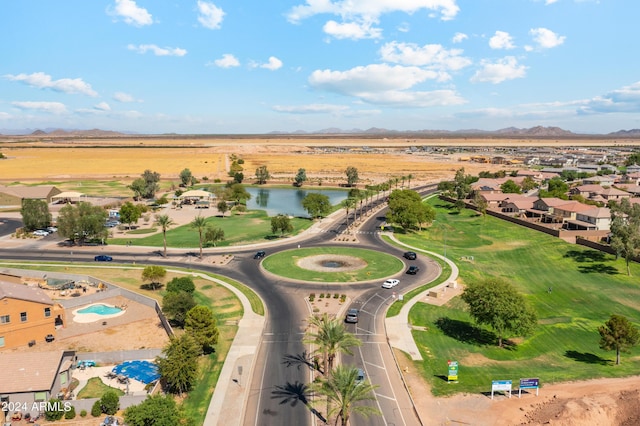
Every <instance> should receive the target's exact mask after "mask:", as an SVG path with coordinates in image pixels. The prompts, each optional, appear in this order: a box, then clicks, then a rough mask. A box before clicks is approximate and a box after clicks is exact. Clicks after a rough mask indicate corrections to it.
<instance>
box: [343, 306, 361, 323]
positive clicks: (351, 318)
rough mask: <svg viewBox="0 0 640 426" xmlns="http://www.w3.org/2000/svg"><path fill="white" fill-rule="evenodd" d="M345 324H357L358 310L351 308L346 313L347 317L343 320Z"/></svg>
mask: <svg viewBox="0 0 640 426" xmlns="http://www.w3.org/2000/svg"><path fill="white" fill-rule="evenodd" d="M344 320H345V322H351V323H354V324H355V323H357V322H358V310H357V309H354V308H351V309H349V310H348V311H347V316H346V317H345V318H344Z"/></svg>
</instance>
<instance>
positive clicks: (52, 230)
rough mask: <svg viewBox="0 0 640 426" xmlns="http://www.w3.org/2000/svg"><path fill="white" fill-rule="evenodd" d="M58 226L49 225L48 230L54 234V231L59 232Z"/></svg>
mask: <svg viewBox="0 0 640 426" xmlns="http://www.w3.org/2000/svg"><path fill="white" fill-rule="evenodd" d="M57 231H58V228H56V227H55V226H49V227H47V232H48V233H50V234H53V233H54V232H57Z"/></svg>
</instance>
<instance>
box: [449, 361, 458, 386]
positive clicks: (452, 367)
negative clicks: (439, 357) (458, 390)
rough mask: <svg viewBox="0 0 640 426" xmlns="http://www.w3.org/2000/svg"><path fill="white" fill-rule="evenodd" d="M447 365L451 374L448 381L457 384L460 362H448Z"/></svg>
mask: <svg viewBox="0 0 640 426" xmlns="http://www.w3.org/2000/svg"><path fill="white" fill-rule="evenodd" d="M447 365H448V367H449V372H448V373H447V381H449V382H457V381H458V361H447Z"/></svg>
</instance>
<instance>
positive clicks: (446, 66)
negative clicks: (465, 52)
mask: <svg viewBox="0 0 640 426" xmlns="http://www.w3.org/2000/svg"><path fill="white" fill-rule="evenodd" d="M461 54H462V50H461V49H450V50H448V49H445V48H444V47H442V45H440V44H425V45H424V46H418V45H417V44H414V43H399V42H396V41H393V42H390V43H386V44H384V45H383V46H382V47H381V48H380V56H381V57H382V60H384V61H387V62H394V63H398V64H402V65H416V66H427V67H429V68H434V69H439V70H445V71H446V70H459V69H462V68H464V67H466V66H468V65H471V60H470V59H468V58H465V57H463V56H461Z"/></svg>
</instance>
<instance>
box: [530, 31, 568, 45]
mask: <svg viewBox="0 0 640 426" xmlns="http://www.w3.org/2000/svg"><path fill="white" fill-rule="evenodd" d="M529 34H531V36H533V41H535V42H536V43H537V44H538V47H540V48H541V49H551V48H553V47H557V46H560V45H561V44H562V43H564V41H565V39H566V37H565V36H558V34H556V33H554V32H553V31H551V30H548V29H546V28H533V29H532V30H530V31H529Z"/></svg>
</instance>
